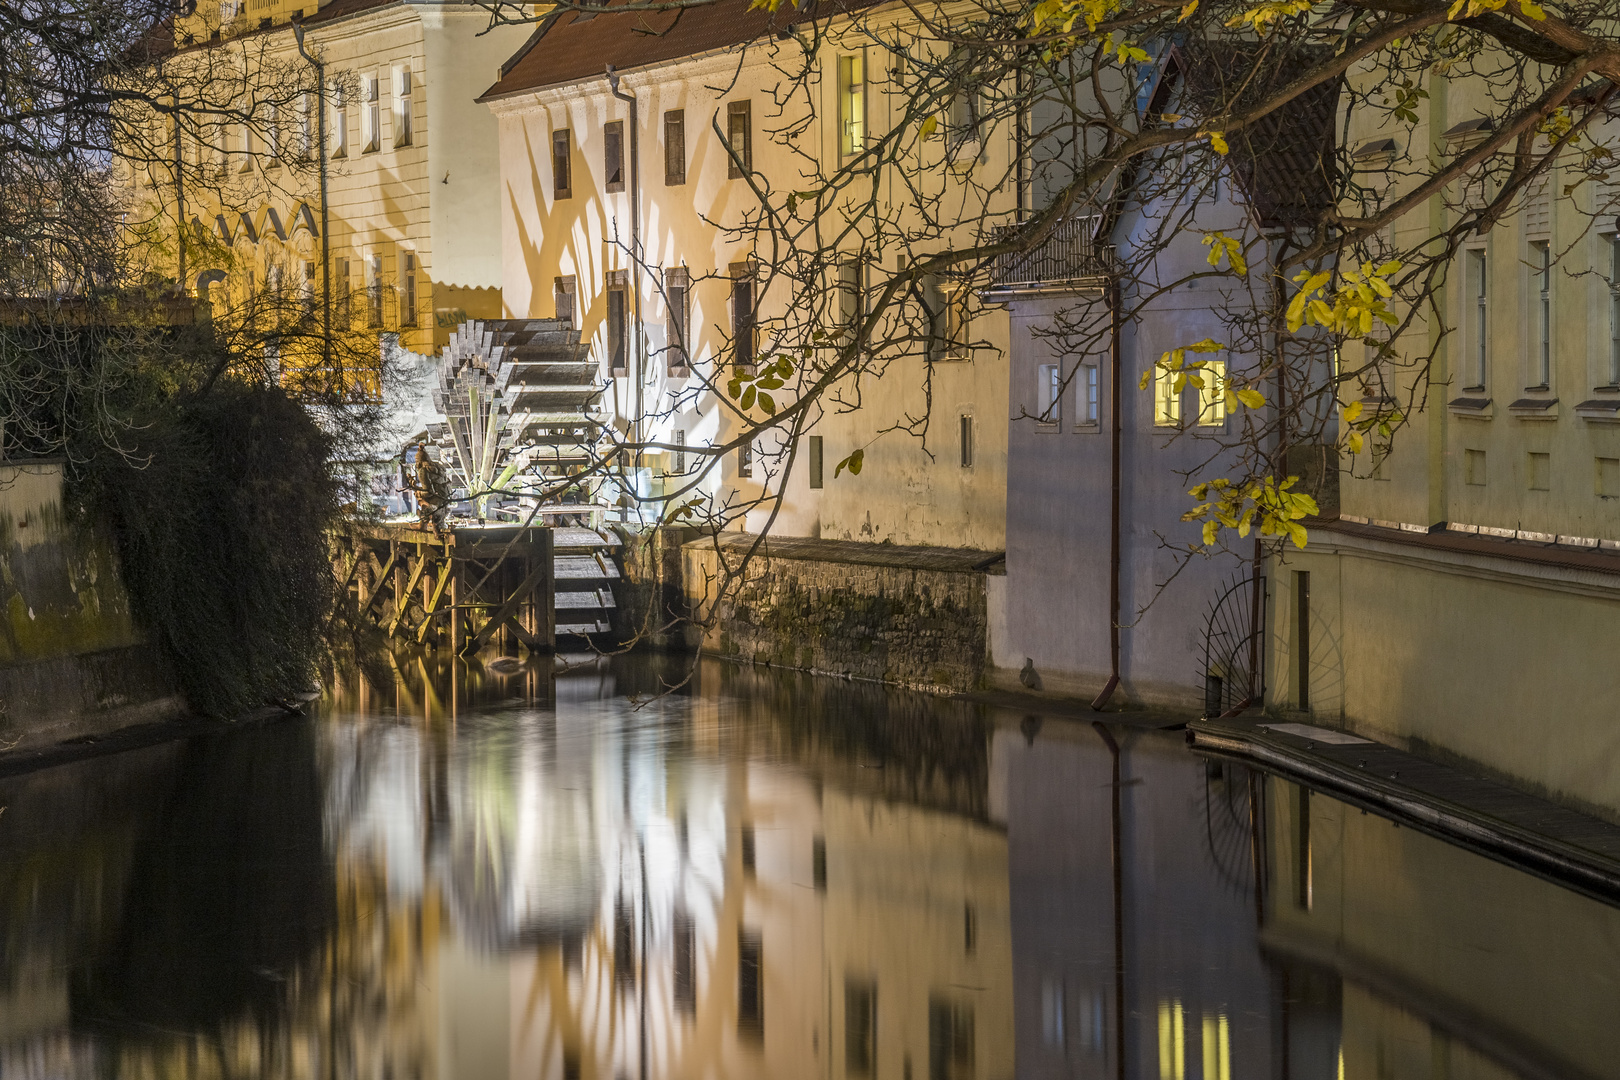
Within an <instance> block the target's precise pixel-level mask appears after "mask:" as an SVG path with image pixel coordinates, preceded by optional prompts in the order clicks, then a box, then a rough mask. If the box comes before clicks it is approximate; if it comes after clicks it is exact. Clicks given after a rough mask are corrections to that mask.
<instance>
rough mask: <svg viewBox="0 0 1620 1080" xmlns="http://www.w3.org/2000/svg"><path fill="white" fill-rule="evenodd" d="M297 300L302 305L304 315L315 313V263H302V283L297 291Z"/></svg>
mask: <svg viewBox="0 0 1620 1080" xmlns="http://www.w3.org/2000/svg"><path fill="white" fill-rule="evenodd" d="M298 293H299V299H300V301H301V302H302V304H303V308H304V314H305V315H310V314H313V313H314V311H315V263H314V262H313V261H310V260H307V259H306V260H305V261H304V283H303V285H302V286H301V287H300V289H299V290H298Z"/></svg>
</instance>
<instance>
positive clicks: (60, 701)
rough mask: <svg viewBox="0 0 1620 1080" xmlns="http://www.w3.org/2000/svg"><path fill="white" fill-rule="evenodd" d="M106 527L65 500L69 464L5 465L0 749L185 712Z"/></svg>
mask: <svg viewBox="0 0 1620 1080" xmlns="http://www.w3.org/2000/svg"><path fill="white" fill-rule="evenodd" d="M117 566H118V563H117V555H116V554H115V552H114V550H113V545H112V542H111V540H110V538H109V537H108V536H107V535H106V533H105V532H104V531H103V530H100V529H98V528H96V527H95V526H94V525H93V524H91V523H88V522H84V521H80V520H74V519H71V518H70V517H69V516H68V515H67V514H66V513H64V511H63V507H62V466H61V465H60V464H57V463H54V462H29V463H22V464H0V750H5V749H14V748H17V747H26V746H36V745H41V744H44V743H50V742H55V741H59V740H61V739H66V738H73V737H76V736H80V735H87V734H95V733H99V732H102V731H106V730H110V729H112V728H115V727H120V726H123V725H126V724H129V723H139V722H143V721H149V720H158V719H166V718H168V717H171V716H173V715H176V714H178V713H179V712H180V711H181V705H180V702H179V699H178V698H177V697H175V696H174V693H173V690H172V687H171V680H169V679H168V678H167V676H166V673H165V672H164V670H163V665H162V663H161V662H160V661H159V660H158V659H157V657H156V656H155V654H154V651H153V650H152V649H151V648H150V647H149V646H148V645H147V644H146V643H145V642H144V641H143V640H142V639H141V636H140V634H139V632H138V631H137V630H136V628H135V623H134V620H133V618H132V616H131V614H130V606H129V596H128V594H127V593H126V592H125V590H124V586H123V582H122V581H121V579H120V577H119V574H118V569H117Z"/></svg>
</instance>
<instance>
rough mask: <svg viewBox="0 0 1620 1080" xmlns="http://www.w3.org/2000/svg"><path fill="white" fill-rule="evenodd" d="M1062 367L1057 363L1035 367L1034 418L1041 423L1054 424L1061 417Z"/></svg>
mask: <svg viewBox="0 0 1620 1080" xmlns="http://www.w3.org/2000/svg"><path fill="white" fill-rule="evenodd" d="M1062 399H1063V368H1062V367H1061V366H1060V365H1058V364H1040V365H1038V366H1037V367H1036V368H1035V410H1036V412H1035V418H1036V420H1037V421H1038V422H1039V423H1042V424H1056V423H1058V422H1059V421H1061V420H1062V419H1063V416H1062V413H1063V407H1062V404H1061V402H1062Z"/></svg>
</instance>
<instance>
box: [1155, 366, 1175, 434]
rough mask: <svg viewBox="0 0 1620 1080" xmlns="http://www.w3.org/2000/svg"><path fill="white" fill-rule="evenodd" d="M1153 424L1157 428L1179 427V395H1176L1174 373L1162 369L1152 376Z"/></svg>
mask: <svg viewBox="0 0 1620 1080" xmlns="http://www.w3.org/2000/svg"><path fill="white" fill-rule="evenodd" d="M1153 423H1154V425H1155V426H1157V427H1180V426H1181V395H1180V394H1178V393H1176V373H1175V372H1173V371H1165V370H1164V369H1163V368H1160V369H1159V370H1158V371H1157V372H1155V374H1154V376H1153Z"/></svg>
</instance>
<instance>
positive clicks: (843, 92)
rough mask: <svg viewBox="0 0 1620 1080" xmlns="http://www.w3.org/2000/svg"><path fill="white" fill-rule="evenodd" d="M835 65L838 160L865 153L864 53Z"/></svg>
mask: <svg viewBox="0 0 1620 1080" xmlns="http://www.w3.org/2000/svg"><path fill="white" fill-rule="evenodd" d="M837 64H838V112H837V117H838V156H839V157H840V158H852V157H855V156H856V155H857V154H860V153H861V152H862V151H864V150H865V149H866V117H867V106H866V89H867V80H866V50H865V49H858V50H856V51H855V52H853V53H848V54H842V55H839V56H838V57H837ZM857 114H859V115H857Z"/></svg>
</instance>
